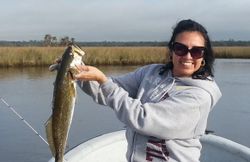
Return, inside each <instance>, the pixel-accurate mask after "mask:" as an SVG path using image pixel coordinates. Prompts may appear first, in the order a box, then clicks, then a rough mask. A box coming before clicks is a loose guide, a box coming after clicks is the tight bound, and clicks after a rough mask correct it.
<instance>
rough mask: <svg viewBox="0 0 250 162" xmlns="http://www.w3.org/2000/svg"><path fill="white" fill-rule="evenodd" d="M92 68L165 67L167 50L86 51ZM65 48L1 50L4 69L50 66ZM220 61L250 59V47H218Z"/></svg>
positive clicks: (99, 48)
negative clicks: (154, 64) (103, 66)
mask: <svg viewBox="0 0 250 162" xmlns="http://www.w3.org/2000/svg"><path fill="white" fill-rule="evenodd" d="M82 49H83V50H84V51H85V52H86V55H85V57H84V62H85V63H86V64H89V65H143V64H150V63H165V62H166V61H167V59H168V50H167V49H166V48H165V47H83V48H82ZM64 50H65V47H0V56H1V59H0V67H12V66H21V67H24V66H48V65H50V64H52V63H54V61H55V60H56V59H57V58H59V57H61V55H62V54H63V52H64ZM214 51H215V56H216V58H250V47H215V48H214Z"/></svg>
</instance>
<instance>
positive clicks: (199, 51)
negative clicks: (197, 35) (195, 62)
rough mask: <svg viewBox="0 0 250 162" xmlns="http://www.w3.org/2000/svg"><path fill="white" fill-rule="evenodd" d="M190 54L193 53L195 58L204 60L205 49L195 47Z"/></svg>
mask: <svg viewBox="0 0 250 162" xmlns="http://www.w3.org/2000/svg"><path fill="white" fill-rule="evenodd" d="M190 53H191V56H192V57H193V58H196V59H198V58H202V57H203V53H204V48H202V47H193V48H192V49H191V50H190Z"/></svg>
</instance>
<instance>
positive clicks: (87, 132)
mask: <svg viewBox="0 0 250 162" xmlns="http://www.w3.org/2000/svg"><path fill="white" fill-rule="evenodd" d="M100 68H101V69H103V70H104V71H105V72H106V73H107V74H108V75H119V74H122V73H125V72H128V71H132V70H134V69H135V68H137V67H130V66H129V67H126V66H125V67H100ZM249 69H250V60H238V59H230V60H224V59H219V60H216V65H215V70H216V73H215V74H216V80H217V83H218V85H219V87H220V89H221V91H222V93H223V97H222V99H221V100H220V101H219V103H218V104H217V105H216V107H215V109H214V110H213V111H212V113H211V114H210V117H209V121H208V129H210V130H214V131H215V132H216V134H217V135H220V136H223V137H226V138H229V139H231V140H233V141H236V142H239V143H241V144H244V145H246V146H248V147H250V139H249V137H250V129H248V125H249V124H247V123H250V102H249V95H250V70H249ZM55 75H56V73H50V72H48V70H47V68H24V69H16V68H15V69H14V68H9V69H0V96H1V97H3V98H4V99H5V100H6V101H7V102H8V103H9V104H10V105H11V106H13V107H14V108H15V110H16V111H18V112H19V113H20V114H21V115H22V116H23V117H24V118H25V120H27V121H28V122H29V123H30V124H31V125H32V126H33V127H34V128H35V129H36V130H37V131H38V132H39V133H40V134H41V135H42V136H43V137H45V132H44V123H45V122H46V120H47V119H48V117H49V115H50V114H51V99H52V93H53V82H54V79H55ZM123 127H124V125H123V124H122V123H120V122H119V121H118V120H117V119H116V117H115V115H114V114H113V112H112V111H111V110H110V109H109V108H107V107H103V106H99V105H97V104H95V103H94V102H93V101H92V99H91V98H90V97H88V96H86V95H85V94H84V93H82V92H81V91H80V89H78V100H77V103H76V107H75V114H74V118H73V123H72V127H71V130H70V134H69V144H68V149H70V148H71V147H73V146H75V145H77V144H79V143H80V142H83V141H86V140H88V139H90V138H92V137H95V136H97V135H100V134H103V133H107V132H112V131H115V130H120V129H123ZM0 146H1V147H0V157H1V161H4V162H15V161H18V162H34V161H36V162H44V161H48V159H50V157H51V154H50V151H49V148H48V146H47V145H46V144H45V143H44V142H43V141H42V140H41V139H40V138H39V137H38V136H36V135H35V134H34V133H33V132H32V131H31V130H30V129H29V128H28V127H27V126H26V125H25V124H24V123H23V122H22V121H21V120H20V119H19V118H17V117H16V116H15V115H14V114H13V113H12V112H11V111H10V110H9V109H8V108H7V107H6V105H4V104H3V103H2V102H0Z"/></svg>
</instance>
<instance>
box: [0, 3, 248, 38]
mask: <svg viewBox="0 0 250 162" xmlns="http://www.w3.org/2000/svg"><path fill="white" fill-rule="evenodd" d="M249 16H250V0H5V1H1V5H0V20H1V24H0V40H20V41H22V40H25V41H28V40H43V38H44V35H45V34H51V35H53V36H56V37H58V38H60V37H63V36H69V37H70V38H71V37H73V38H75V40H76V41H105V40H106V41H168V40H169V39H170V36H171V33H172V27H173V26H174V25H175V24H176V23H177V22H178V21H180V20H182V19H189V18H190V19H193V20H195V21H198V22H199V23H201V24H203V25H204V26H205V27H206V29H207V30H208V33H209V35H210V37H211V39H212V40H228V39H234V40H250V18H249Z"/></svg>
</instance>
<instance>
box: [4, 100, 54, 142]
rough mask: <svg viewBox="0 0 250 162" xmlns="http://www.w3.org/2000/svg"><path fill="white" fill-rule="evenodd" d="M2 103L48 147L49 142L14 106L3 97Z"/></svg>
mask: <svg viewBox="0 0 250 162" xmlns="http://www.w3.org/2000/svg"><path fill="white" fill-rule="evenodd" d="M1 101H2V102H3V103H4V104H5V105H6V106H7V107H8V108H9V109H10V110H11V111H12V112H13V113H14V114H15V115H16V116H17V117H18V118H19V119H20V120H21V121H22V122H24V124H25V125H26V126H28V127H29V128H30V129H31V130H32V131H33V132H34V133H35V134H36V135H37V136H38V137H39V138H40V139H41V140H42V141H43V142H44V143H46V144H47V145H49V144H48V142H47V141H46V140H45V139H44V138H43V137H42V136H41V135H40V134H39V133H38V132H37V131H36V130H35V129H34V128H33V127H32V126H31V125H30V124H29V123H28V122H27V121H26V120H25V119H24V118H23V117H22V116H21V115H20V114H19V113H18V112H17V111H16V110H15V109H14V107H13V106H10V105H9V104H8V103H7V102H6V101H5V100H4V99H3V98H2V97H1Z"/></svg>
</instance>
